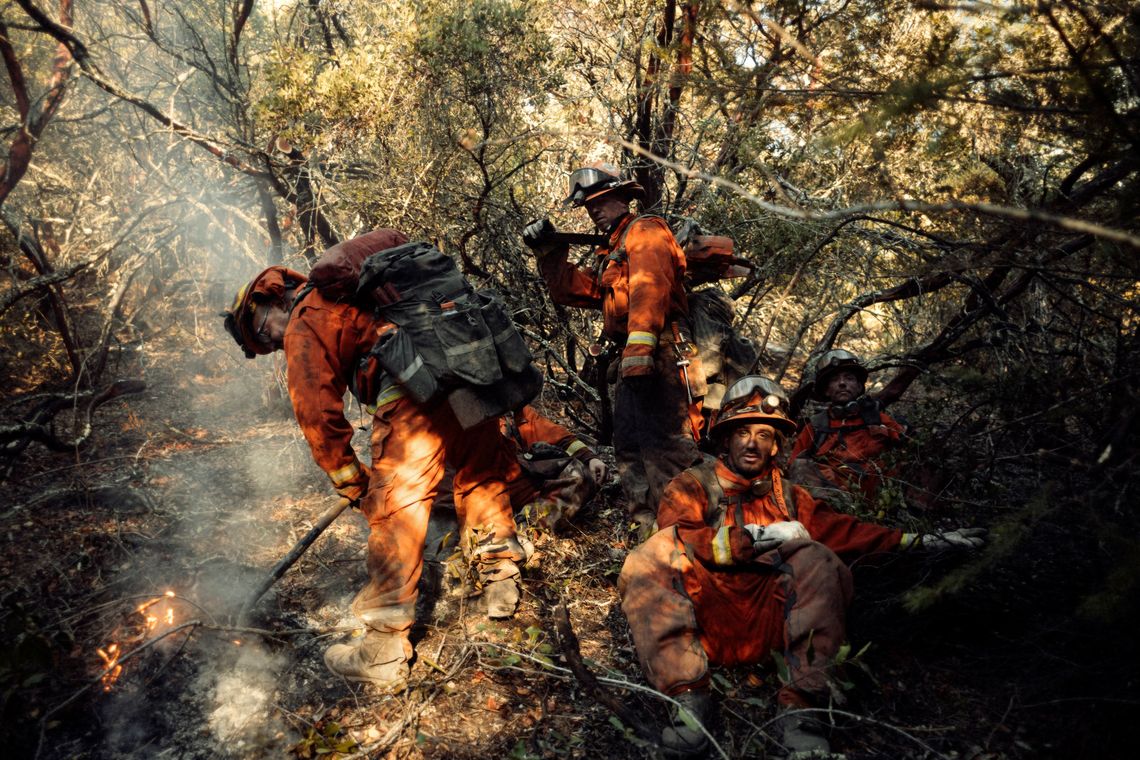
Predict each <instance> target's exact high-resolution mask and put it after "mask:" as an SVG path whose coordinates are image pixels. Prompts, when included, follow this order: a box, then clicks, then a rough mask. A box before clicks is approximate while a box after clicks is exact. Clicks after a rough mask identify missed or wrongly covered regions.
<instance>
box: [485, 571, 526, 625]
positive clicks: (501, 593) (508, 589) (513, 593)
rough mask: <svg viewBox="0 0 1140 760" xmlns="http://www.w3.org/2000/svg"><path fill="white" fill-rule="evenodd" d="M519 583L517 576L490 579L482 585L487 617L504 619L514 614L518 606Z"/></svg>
mask: <svg viewBox="0 0 1140 760" xmlns="http://www.w3.org/2000/svg"><path fill="white" fill-rule="evenodd" d="M519 596H520V594H519V584H518V579H517V578H505V579H503V580H501V581H491V582H490V583H488V584H487V585H485V586H483V599H485V600H486V604H487V617H489V618H491V619H492V620H506V619H508V618H512V617H514V615H515V609H517V608H518V606H519Z"/></svg>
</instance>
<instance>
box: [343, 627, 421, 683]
mask: <svg viewBox="0 0 1140 760" xmlns="http://www.w3.org/2000/svg"><path fill="white" fill-rule="evenodd" d="M411 657H412V645H411V643H410V642H409V641H408V638H407V636H405V635H403V634H399V633H386V632H382V631H372V630H370V631H368V633H366V634H365V636H364V638H363V639H361V641H360V643H359V644H333V645H332V646H331V647H329V648H328V649H326V650H325V665H326V666H328V669H329V670H331V671H332V672H333V673H335V674H336V675H338V676H340V677H341V678H344V679H345V680H347V681H356V682H359V683H370V684H373V685H374V686H376V687H377V688H379V689H380V690H381V691H382V692H384V693H385V694H396V693H398V692H401V691H403V690H404V689H405V688H406V687H407V685H408V660H410V659H411Z"/></svg>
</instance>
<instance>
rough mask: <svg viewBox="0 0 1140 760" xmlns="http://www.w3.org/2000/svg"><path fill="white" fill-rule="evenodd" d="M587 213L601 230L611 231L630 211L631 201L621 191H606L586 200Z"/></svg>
mask: <svg viewBox="0 0 1140 760" xmlns="http://www.w3.org/2000/svg"><path fill="white" fill-rule="evenodd" d="M586 213H587V214H589V215H590V221H592V222H593V223H594V226H595V227H597V228H598V231H599V232H609V231H610V230H612V229H613V227H614V224H616V223H617V221H618V220H619V219H621V218H622V217H623V216H625V215H626V214H627V213H629V201H628V200H627V199H626V198H625V197H624V196H623V195H622V194H621V193H606V194H605V195H599V196H598V197H597V198H594V199H593V200H589V201H586Z"/></svg>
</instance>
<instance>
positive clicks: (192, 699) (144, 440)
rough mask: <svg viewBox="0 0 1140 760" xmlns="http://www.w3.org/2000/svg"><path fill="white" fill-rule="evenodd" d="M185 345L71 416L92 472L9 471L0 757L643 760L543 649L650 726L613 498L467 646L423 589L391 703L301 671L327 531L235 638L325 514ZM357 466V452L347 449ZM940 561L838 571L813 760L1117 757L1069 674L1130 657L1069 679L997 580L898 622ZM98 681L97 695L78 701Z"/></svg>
mask: <svg viewBox="0 0 1140 760" xmlns="http://www.w3.org/2000/svg"><path fill="white" fill-rule="evenodd" d="M208 320H209V317H207V316H206V315H205V314H203V315H201V324H202V327H200V330H201V332H200V334H193V333H191V332H189V331H182V332H176V333H173V334H170V335H168V336H166V339H165V343H164V344H163V345H152V346H150V347H149V349H148V353H147V354H146V355H145V358H142V359H137V361H139V362H141V363H140V364H139V366H138V367H134V368H132V367H124V368H122V370H121V372H122V375H123V376H133V375H132V374H131V373H132V372H134V371H135V370H138V372H141V373H144V375H145V379H146V381H147V383H148V389H147V391H146V392H145V393H144V394H141V395H137V396H130V397H126V398H123V399H121V400H117V401H114V402H111V403H110V404H108V405H106V406H104V407H103V408H102V409H101V410H100V411H99V412H98V413H97V420H98V421H97V425H98V432H97V440H96V442H95V444H94V445H93V446H92V447H89V448H88V449H86V450H84V451H83V452H81V453H80V454H78V455H75V454H73V455H70V456H69V455H59V454H49V453H46V452H45V451H44V450H42V449H36V448H34V447H33V448H32V449H29V450H28V451H27V452H26V453H25V454H24V456H23V459H22V460H20V461H19V462H18V463H17V467H16V468H15V469H14V470H13V472H12V475H11V477H10V478H9V479H8V482H7V483H6V484H5V486H4V502H5V503H6V504H7V506H5V507H3V511H2V513H0V533H2V534H3V535H4V536H5V539H6V540H5V541H4V550H3V553H2V554H0V579H2V580H0V599H2V603H3V607H2V610H0V614H2V615H3V618H2V625H3V628H4V631H5V641H6V642H7V643H6V644H5V647H4V649H5V652H4V655H3V659H2V660H0V675H2V676H3V682H2V686H3V688H4V697H3V699H4V703H3V716H2V717H3V726H4V728H3V729H2V730H3V732H4V733H5V734H9V737H8V738H7V739H5V740H4V744H5V746H6V747H8V748H9V750H10V752H9V753H6V754H7V756H9V757H28V758H31V757H39V758H161V757H169V758H216V757H235V758H260V757H289V756H295V757H301V758H309V757H317V756H323V757H330V758H333V757H392V758H455V757H489V756H503V757H511V758H540V757H610V758H623V757H629V758H637V757H649V756H652V755H653V753H654V749H653V748H652V747H651V746H650V745H647V744H646V743H644V742H643V741H641V740H639V739H638V738H637V737H636V732H635V731H634V730H633V728H634V727H632V726H626V725H623V724H622V723H621V722H620V721H619V720H617V719H616V718H615V717H614V716H613V714H612V713H611V712H610V711H609V710H607V709H606V708H605V707H604V706H603V705H602V704H601V703H600V702H599V700H598V699H597V695H596V693H595V692H594V691H592V690H591V689H590V688H589V687H587V686H585V685H583V684H582V683H581V682H579V681H578V680H577V679H576V678H575V677H574V676H573V675H572V674H571V673H570V672H569V671H568V670H567V668H566V661H565V658H564V657H563V656H562V655H561V653H560V650H559V641H558V639H557V638H556V636H555V634H554V625H553V622H552V620H553V615H554V610H555V608H556V607H557V606H558V605H559V604H565V606H566V608H567V609H568V612H569V618H570V621H571V624H572V626H573V628H574V631H575V632H576V634H577V637H578V640H579V641H580V644H581V654H582V657H583V658H584V660H585V662H586V664H587V665H588V666H589V668H590V669H591V670H592V671H593V673H594V674H595V675H597V676H599V677H602V678H604V679H606V680H605V681H604V683H603V685H602V688H604V689H606V690H607V691H609V692H610V693H611V694H612V695H613V696H614V697H615V698H616V699H617V700H619V701H620V702H622V703H624V705H625V707H626V708H627V709H628V710H629V711H630V712H631V713H632V714H633V715H636V716H638V719H639V720H641V721H644V725H645V726H650V727H652V725H653V724H654V722H655V721H658V720H660V718H661V716H662V715H663V713H664V706H663V704H662V703H661V702H660V701H658V700H657V699H656V698H655V697H653V695H651V694H649V693H648V692H647V691H646V690H645V688H646V687H645V682H644V680H643V678H642V677H641V676H640V673H639V669H638V667H637V663H636V658H635V656H634V653H633V649H632V646H631V642H630V638H629V634H628V629H627V626H626V623H625V620H624V618H623V616H622V614H621V610H620V606H619V604H618V597H617V593H616V587H615V586H616V579H617V575H618V572H619V570H620V568H621V564H622V560H623V557H624V556H625V554H626V552H627V551H628V550H629V548H630V543H629V538H630V537H629V535H628V533H627V532H626V529H625V527H624V521H623V514H624V512H623V509H622V506H621V504H620V503H619V501H618V493H619V489H618V488H616V487H615V486H613V485H611V486H610V487H608V488H606V489H605V490H604V491H603V493H602V495H601V496H600V497H599V498H598V499H597V500H596V501H595V503H594V504H593V505H592V506H591V507H589V508H588V509H587V510H586V511H585V513H584V514H582V515H580V516H579V519H578V520H577V522H576V524H575V525H574V526H573V527H572V528H571V529H570V530H569V531H567V532H565V533H563V534H561V535H557V536H549V535H548V536H538V537H537V544H538V549H539V556H538V558H537V561H535V562H534V563H533V566H532V567H531V568H529V569H528V571H527V574H526V581H525V585H526V592H527V593H526V596H525V599H524V602H523V604H522V606H521V609H520V610H519V613H518V615H517V616H516V618H515V619H513V620H511V621H505V622H491V621H488V620H487V619H486V617H485V616H483V615H482V614H480V612H479V609H478V604H477V603H476V602H475V601H473V600H467V599H464V598H463V596H462V594H461V593H460V591H459V589H460V586H459V584H457V583H456V582H454V581H453V579H452V578H451V577H449V576H448V573H447V567H446V566H441V565H435V566H434V567H433V568H432V570H433V572H430V573H428V574H427V576H428V577H429V578H434V579H437V580H439V581H440V582H439V583H438V586H439V589H438V593H436V594H434V595H430V594H425V595H424V598H423V599H421V602H422V604H421V618H422V620H421V624H420V625H419V626H418V628H417V631H416V636H417V639H418V641H417V644H416V646H417V652H418V656H417V659H416V661H415V663H414V666H413V668H412V679H411V686H410V688H409V689H408V691H407V693H405V694H403V695H400V696H380V695H378V694H376V693H374V692H373V691H372V690H371V687H367V686H363V687H362V686H358V685H350V684H348V683H346V682H344V681H342V680H340V679H338V678H336V677H333V676H331V675H330V674H329V673H328V672H327V671H326V669H325V667H324V664H323V662H322V659H321V656H322V652H323V650H324V649H325V648H326V647H327V646H328V645H329V644H331V643H333V642H335V641H337V640H345V639H348V638H349V637H351V636H352V633H353V628H354V619H353V618H352V616H351V613H350V611H349V605H350V601H351V599H352V596H353V594H354V593H355V591H356V590H357V589H358V588H359V587H360V586H361V585H362V584H363V582H364V579H365V571H364V561H363V560H364V547H365V540H366V535H367V525H366V524H365V522H364V520H363V518H362V517H361V516H360V514H359V513H356V512H350V513H346V514H344V515H342V516H341V518H340V519H339V520H338V521H337V522H335V523H334V524H333V525H332V527H330V528H329V529H328V531H326V533H325V534H324V535H323V536H322V537H321V538H320V539H318V541H317V542H316V543H315V545H314V546H313V547H312V548H311V549H310V551H309V552H308V553H306V554H305V555H304V556H303V557H302V558H301V560H300V561H299V562H298V563H297V564H296V565H295V566H294V567H293V569H292V570H291V571H290V572H289V573H288V574H287V575H286V577H285V578H283V579H282V580H281V581H280V582H279V583H277V584H276V585H275V586H274V588H273V589H272V590H271V591H270V592H269V594H267V595H266V597H265V598H264V599H263V600H262V602H261V604H260V605H259V606H258V608H257V613H256V615H255V616H254V618H253V620H252V622H251V623H250V624H249V627H248V629H240V630H239V629H236V628H235V617H234V613H235V611H236V609H237V608H238V606H240V604H241V602H242V601H243V600H245V599H246V598H247V597H248V595H249V593H250V590H251V589H252V588H253V587H255V586H256V585H257V583H258V582H259V581H260V580H262V579H263V578H264V577H265V576H266V574H267V573H268V572H269V570H270V568H272V567H273V565H274V564H275V563H276V562H277V561H278V559H280V558H281V557H282V556H283V555H284V554H285V553H286V552H287V551H288V549H289V548H290V547H291V546H292V545H293V543H294V542H295V541H296V540H297V539H298V538H299V537H300V536H302V535H303V534H304V533H305V532H306V531H307V530H308V529H309V527H310V526H311V524H312V520H313V519H315V517H316V516H317V515H318V514H319V513H320V512H321V511H322V510H323V509H325V508H326V507H328V506H330V505H331V504H332V503H334V502H333V497H332V495H331V491H330V489H329V488H328V486H327V481H326V479H325V476H324V475H323V473H321V472H320V471H319V470H318V469H317V468H316V467H315V466H314V465H313V464H312V462H311V461H310V459H309V454H308V447H307V446H306V444H305V442H304V440H303V439H302V438H301V436H300V434H299V432H298V430H297V427H296V425H295V423H294V422H293V420H292V418H291V413H290V411H289V408H288V403H287V401H284V400H282V399H281V397H280V394H279V392H277V385H276V384H275V381H274V375H273V372H272V371H271V369H270V365H271V363H272V362H271V361H270V360H268V359H260V360H259V361H258V362H256V363H254V362H245V361H244V360H240V359H238V358H237V357H236V354H237V352H236V350H234V348H233V346H232V345H229V344H228V339H225V340H223V338H224V336H222V335H221V331H220V330H217V331H216V332H217V334H215V333H214V331H213V330H212V329H210V328H212V327H213V326H214V325H213V323H212V322H209V321H208ZM547 411H548V412H550V413H552V414H553V415H554V416H557V415H558V411H557V409H556V408H551V407H550V406H549V405H548V406H547ZM352 413H353V415H355V416H353V417H352V418H353V419H355V420H356V421H357V422H361V423H362V427H366V426H367V425H366V423H367V419H366V418H362V417H361V416H360V414H359V412H358V410H356V409H355V408H354V409H353V410H352ZM358 442H359V445H360V446H361V449H362V452H366V450H367V434H366V432H364V431H361V433H360V434H359V436H358ZM960 561H961V558H949V559H945V558H944V559H943V560H941V561H939V562H937V563H933V564H932V563H931V562H929V561H926V560H922V559H915V558H906V559H900V560H898V561H896V562H893V563H891V564H889V565H886V566H880V567H866V568H856V585H857V588H858V589H859V590H858V593H857V597H856V599H855V602H854V605H853V607H852V612H851V616H850V619H849V635H850V639H851V641H852V644H853V650H852V651H853V652H857V651H859V650H860V649H862V648H863V647H864V645H867V644H869V645H870V646H869V648H868V649H867V651H866V652H865V653H863V654H862V655H861V656H860V657H859V658H858V660H857V665H856V666H851V667H848V668H847V675H846V676H845V678H846V679H848V680H849V682H850V684H849V685H850V686H851V687H852V688H851V689H850V691H849V692H848V694H847V696H848V697H849V698H848V700H847V702H846V704H844V705H842V706H841V707H837V709H836V710H835V712H834V715H833V718H834V721H835V724H836V728H835V731H834V734H833V744H834V747H835V749H836V750H837V751H841V752H843V753H845V754H846V756H847V757H848V758H852V760H856V759H859V760H862V759H864V758H911V757H913V758H920V757H944V758H963V759H969V760H981V759H982V758H994V759H996V758H1031V757H1032V758H1037V757H1115V756H1124V743H1125V742H1124V739H1123V737H1121V734H1123V733H1125V732H1124V731H1121V730H1120V729H1119V727H1120V726H1124V725H1127V724H1126V723H1125V722H1124V720H1125V717H1126V716H1127V715H1128V714H1131V712H1132V711H1134V710H1135V703H1129V702H1128V700H1117V699H1103V697H1104V696H1105V693H1106V692H1105V691H1097V689H1096V685H1097V680H1096V674H1095V673H1094V674H1092V675H1090V674H1089V671H1088V668H1087V663H1088V662H1090V661H1093V660H1095V661H1098V662H1100V663H1101V664H1102V665H1104V664H1105V660H1106V659H1108V660H1111V658H1114V657H1134V656H1135V652H1134V651H1133V652H1127V651H1125V652H1119V651H1117V652H1097V653H1091V654H1090V653H1089V649H1090V647H1099V646H1101V643H1100V640H1099V639H1096V638H1095V637H1093V636H1092V635H1091V634H1090V633H1089V632H1087V631H1081V630H1079V629H1078V628H1077V627H1074V626H1073V625H1071V624H1070V623H1069V622H1068V621H1067V620H1062V621H1053V622H1051V621H1050V608H1049V606H1048V604H1046V602H1047V600H1048V596H1047V595H1046V594H1042V593H1030V592H1029V591H1027V589H1031V588H1040V587H1041V585H1042V584H1046V585H1047V584H1048V583H1049V574H1050V573H1052V572H1057V570H1056V568H1052V567H1049V568H1044V569H1037V568H1031V569H1024V568H1020V569H1016V572H1014V569H1009V568H1007V569H1006V571H1004V572H1001V573H998V574H997V575H996V576H992V577H990V576H983V577H982V578H981V579H980V580H977V582H976V583H975V584H974V585H973V586H971V587H969V588H966V589H965V590H963V591H961V592H960V593H958V594H956V595H952V596H950V597H949V598H947V599H945V600H943V601H942V602H940V603H938V604H936V605H935V606H934V607H932V608H930V609H928V610H926V611H924V612H922V613H918V614H911V613H909V612H907V611H906V610H905V609H904V607H903V605H902V603H901V601H900V595H901V594H902V592H904V591H905V590H906V589H908V588H911V587H912V586H914V585H916V584H918V583H920V582H923V581H928V580H930V579H931V578H932V577H935V576H936V575H937V574H938V573H941V572H944V571H945V570H946V569H947V567H952V566H954V564H956V563H958V562H960ZM1022 570H1025V572H1026V573H1032V576H1031V577H1035V578H1038V573H1042V574H1043V575H1041V576H1040V577H1039V578H1038V579H1039V581H1040V582H1039V583H1036V584H1026V583H1025V578H1024V577H1019V576H1018V575H1017V573H1021V572H1022ZM140 608H142V611H140ZM148 616H150V617H152V618H154V619H153V620H152V621H149V622H148V620H147V617H148ZM1086 638H1087V640H1086ZM116 645H117V647H118V650H117V651H112V650H111V649H110V648H111V647H112V646H116ZM108 661H115V662H117V663H118V664H121V665H122V670H121V672H118V673H115V672H111V673H108V674H107V675H106V676H105V677H104V678H102V679H101V678H100V676H101V675H102V674H104V671H105V670H106V663H107V662H108ZM1107 667H1108V669H1111V667H1112V666H1111V662H1110V663H1108V665H1107ZM112 676H114V680H113V682H112V680H111V677H112ZM622 682H624V683H625V684H628V685H627V686H623V685H622ZM714 685H715V688H716V691H717V703H718V709H717V715H716V718H715V722H714V725H713V729H714V735H715V737H716V739H717V742H718V743H719V747H720V749H721V750H722V751H723V756H725V757H757V758H763V757H769V756H772V757H778V756H779V752H778V745H776V743H775V742H774V741H773V739H772V736H771V732H770V730H769V729H770V721H771V719H772V718H773V716H774V714H775V704H774V700H773V698H774V694H775V690H776V688H777V686H778V681H777V678H776V675H775V673H774V671H773V670H772V669H771V668H770V667H769V668H767V669H765V668H756V669H750V670H725V671H718V672H717V674H716V677H715V684H714ZM1126 687H1127V688H1133V687H1134V684H1127V685H1126ZM1114 688H1115V687H1114ZM1117 693H1118V692H1117V691H1113V692H1112V694H1117ZM651 730H653V731H655V729H652V728H651ZM714 756H715V755H714Z"/></svg>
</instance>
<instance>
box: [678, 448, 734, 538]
mask: <svg viewBox="0 0 1140 760" xmlns="http://www.w3.org/2000/svg"><path fill="white" fill-rule="evenodd" d="M685 472H686V473H688V474H689V475H690V476H692V478H693V479H694V480H696V481H697V482H698V483H700V484H701V487H702V488H704V489H705V502H706V504H707V505H708V506H707V511H706V512H705V524H706V525H708V526H709V527H710V528H719V527H720V526H722V525H724V516H725V514H727V512H728V499H727V498H726V497H725V495H724V486H722V485H721V484H720V478H718V477H717V476H716V458H715V457H713V456H710V455H708V454H705V455H703V459H702V460H701V461H700V462H698V463H697V464H695V465H693V466H692V467H690V468H689V469H687V470H685Z"/></svg>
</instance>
